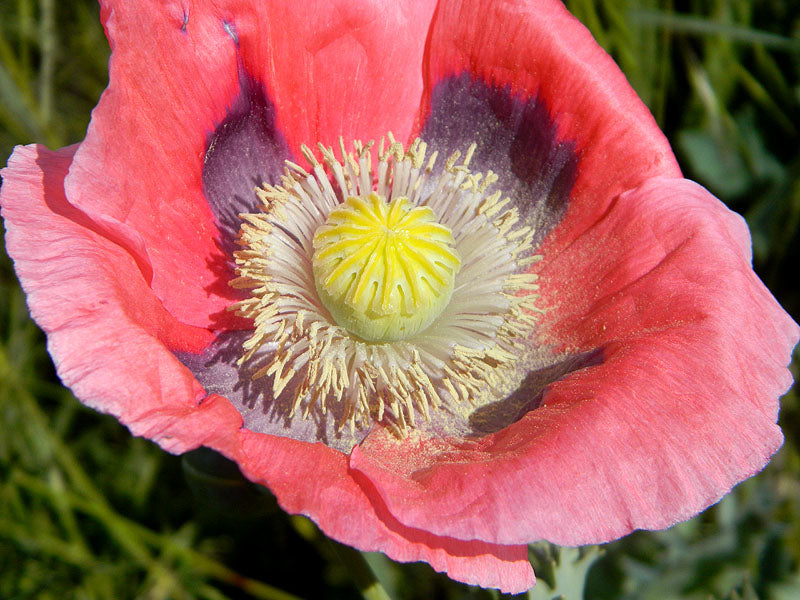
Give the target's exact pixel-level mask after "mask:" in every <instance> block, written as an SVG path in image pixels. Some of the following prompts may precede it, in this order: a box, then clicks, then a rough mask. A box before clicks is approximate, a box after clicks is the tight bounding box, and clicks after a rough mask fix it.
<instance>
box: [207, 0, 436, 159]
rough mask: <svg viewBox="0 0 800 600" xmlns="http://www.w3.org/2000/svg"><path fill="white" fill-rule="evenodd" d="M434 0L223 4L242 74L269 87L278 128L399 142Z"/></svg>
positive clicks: (300, 135) (310, 136)
mask: <svg viewBox="0 0 800 600" xmlns="http://www.w3.org/2000/svg"><path fill="white" fill-rule="evenodd" d="M435 4H436V3H435V2H434V1H433V0H421V1H418V0H414V1H413V2H395V1H390V0H368V1H365V2H351V1H349V0H310V1H305V2H302V3H292V2H243V1H241V0H230V1H228V2H224V3H222V6H223V8H221V9H220V10H221V12H222V13H223V14H224V15H226V18H227V19H228V20H229V22H231V23H232V24H233V25H234V26H235V29H236V32H237V34H238V37H239V45H240V48H241V55H242V59H243V62H244V66H245V68H246V70H247V71H248V72H249V73H251V74H252V75H253V76H254V77H255V78H256V79H257V80H260V81H263V82H264V83H265V84H266V86H267V91H268V94H269V95H270V97H272V98H274V100H275V103H276V106H277V114H278V127H279V128H280V129H281V130H282V131H284V132H285V133H286V137H287V139H288V141H289V147H290V148H291V150H292V152H293V153H295V155H298V156H299V152H298V151H299V147H300V144H303V143H305V144H308V145H309V146H314V145H315V144H316V142H317V141H320V142H322V143H324V144H327V145H332V146H334V147H337V148H338V143H339V136H343V137H344V140H345V142H346V143H349V142H350V141H352V139H356V138H357V139H361V140H363V141H368V140H370V139H376V140H377V139H379V138H380V137H382V136H385V135H386V133H387V131H392V132H393V133H394V134H395V135H396V136H397V138H398V139H405V138H406V137H407V136H408V134H409V132H410V131H411V128H412V126H413V122H414V117H415V115H416V112H417V109H418V108H419V99H420V97H421V95H422V74H421V72H420V68H419V66H420V64H421V63H422V54H423V50H424V45H425V39H426V36H427V33H428V27H429V24H430V20H431V14H432V13H433V9H434V6H435Z"/></svg>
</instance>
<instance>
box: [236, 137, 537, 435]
mask: <svg viewBox="0 0 800 600" xmlns="http://www.w3.org/2000/svg"><path fill="white" fill-rule="evenodd" d="M339 149H340V154H341V159H337V158H336V156H335V154H334V151H333V149H332V148H330V147H324V146H322V145H320V146H319V150H320V152H321V156H322V161H321V162H320V161H319V160H318V159H317V158H316V157H315V156H314V154H313V152H312V151H311V150H310V149H309V148H308V147H305V146H303V155H304V157H305V158H306V160H308V162H309V164H310V165H311V168H310V171H307V170H306V169H304V168H302V167H301V166H299V165H297V164H294V163H291V162H287V169H286V172H285V174H284V176H283V177H282V179H281V183H280V185H278V186H272V185H266V184H265V185H264V186H263V187H262V188H259V189H258V190H257V193H258V196H259V198H260V199H261V202H262V210H261V212H259V213H252V214H244V215H241V216H242V219H243V221H244V222H243V225H242V229H241V232H240V239H239V243H240V245H241V246H242V247H243V249H242V250H240V251H238V252H236V254H235V257H236V263H237V265H238V269H237V271H238V277H237V278H236V279H235V280H233V281H232V283H231V285H233V286H234V287H237V288H244V289H249V290H250V293H251V296H250V297H249V298H247V299H246V300H242V301H240V302H237V303H236V304H235V305H234V306H233V309H235V310H236V311H237V314H239V315H241V316H244V317H247V318H250V319H253V321H254V326H255V329H254V331H253V334H252V335H251V337H250V338H249V339H248V340H247V341H246V342H245V344H244V353H243V356H242V357H241V359H240V364H243V365H244V364H247V363H248V362H252V363H254V364H255V363H259V361H258V360H254V358H255V357H258V358H259V360H260V361H261V362H260V363H259V365H260V368H257V369H255V370H254V372H253V374H252V377H253V378H254V379H258V378H261V377H269V378H271V381H272V385H271V389H270V388H266V387H265V400H269V398H270V397H272V398H279V397H282V396H281V395H282V394H284V395H285V394H288V395H289V396H290V400H291V401H290V402H289V404H290V405H291V407H292V408H291V411H290V414H289V415H288V416H289V417H290V418H292V417H294V416H295V414H302V415H303V416H304V417H308V416H309V415H310V414H312V413H319V414H322V415H326V414H328V413H329V412H330V413H331V414H335V415H336V417H335V421H336V422H335V425H336V426H337V427H342V426H347V425H349V427H350V429H351V430H355V429H361V428H364V427H367V426H369V425H370V424H371V423H372V422H374V421H383V422H384V424H386V425H387V426H388V427H390V428H392V429H394V430H395V431H396V432H397V433H398V434H399V435H403V434H405V432H406V431H407V429H408V428H409V427H410V426H411V427H413V426H414V425H415V424H416V419H417V417H418V416H419V415H421V416H422V417H423V418H425V419H430V417H431V411H432V410H437V409H446V410H450V411H459V412H464V411H469V410H472V409H474V407H475V406H480V405H484V404H487V403H489V402H492V401H494V400H497V399H498V398H501V397H503V396H504V395H506V394H508V393H510V392H511V391H513V389H514V388H515V387H516V386H517V384H518V383H519V379H520V377H521V375H520V373H519V369H518V368H517V366H518V365H519V364H520V358H521V355H523V354H524V353H525V349H526V344H525V341H526V339H527V338H528V337H529V335H530V333H531V329H532V327H533V324H534V313H535V311H536V309H535V307H534V300H535V298H536V295H535V293H534V292H535V290H536V289H537V286H536V283H535V279H536V278H535V275H532V274H530V273H527V272H526V269H527V267H528V266H529V265H530V264H531V263H532V262H533V261H535V260H536V259H537V257H535V256H532V255H531V253H530V252H531V245H532V238H533V235H534V232H533V230H532V229H531V228H530V227H528V226H526V225H524V224H522V223H520V219H519V215H518V213H517V211H516V209H515V208H513V207H509V206H508V203H509V200H508V198H503V197H502V194H501V192H499V191H495V192H493V193H489V191H488V190H489V188H490V187H491V185H492V184H493V183H494V182H495V181H496V180H497V176H496V175H495V174H493V173H492V172H487V173H486V174H485V175H482V174H480V173H471V172H470V170H469V162H470V158H471V156H472V153H473V152H474V150H475V146H474V145H473V146H472V147H470V149H469V150H468V152H467V154H466V156H465V157H464V159H463V160H462V161H461V162H459V160H460V158H461V157H460V154H459V153H456V154H454V155H453V156H451V157H450V158H449V159H448V160H447V161H446V163H445V166H444V169H443V170H442V171H441V173H439V174H434V167H435V163H436V153H434V154H433V155H432V156H431V157H430V158H429V159H428V160H427V162H426V160H425V154H426V147H425V144H424V143H423V142H422V141H420V140H416V141H415V142H414V143H413V144H411V146H410V147H409V148H408V149H407V150H404V148H403V146H402V145H401V144H400V143H398V142H396V141H395V140H394V139H393V138H392V137H391V135H390V136H389V144H388V147H386V148H385V149H384V143H383V140H381V144H380V147H379V148H378V150H377V159H378V160H377V165H376V166H375V167H373V165H372V155H373V144H372V143H369V144H366V145H364V144H361V143H360V142H355V143H354V145H353V150H352V152H347V151H346V149H345V147H344V144H343V143H342V142H341V141H340V148H339ZM265 357H266V358H265ZM262 363H263V364H262Z"/></svg>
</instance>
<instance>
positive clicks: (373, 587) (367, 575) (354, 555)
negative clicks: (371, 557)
mask: <svg viewBox="0 0 800 600" xmlns="http://www.w3.org/2000/svg"><path fill="white" fill-rule="evenodd" d="M331 544H332V545H333V547H334V549H335V550H336V554H337V555H338V556H339V559H340V560H341V561H342V562H343V563H344V565H345V566H346V567H347V570H348V571H349V572H350V577H352V579H353V583H355V584H356V587H357V588H358V591H359V592H361V596H362V597H363V598H364V600H392V599H391V597H390V596H389V594H388V593H387V592H386V590H385V589H384V588H383V585H381V582H380V581H378V578H377V577H376V576H375V573H373V571H372V568H371V567H370V566H369V563H367V560H366V559H365V558H364V555H363V554H361V552H359V551H358V550H355V549H354V548H350V547H349V546H345V545H344V544H338V543H336V542H333V541H331Z"/></svg>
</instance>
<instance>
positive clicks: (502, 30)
mask: <svg viewBox="0 0 800 600" xmlns="http://www.w3.org/2000/svg"><path fill="white" fill-rule="evenodd" d="M425 60H426V62H425V67H426V73H425V86H426V90H425V96H424V98H423V107H422V109H421V112H420V119H419V128H420V129H421V130H422V131H423V132H424V131H425V127H427V126H426V121H427V120H428V119H429V118H431V111H434V113H433V114H434V116H436V108H437V107H436V103H435V100H436V95H437V86H441V85H446V84H447V83H448V82H449V81H452V78H457V77H459V76H461V75H462V74H463V73H465V72H466V73H468V74H469V75H470V77H471V78H472V79H474V80H478V81H481V82H485V83H486V84H489V85H491V86H494V87H495V88H500V89H506V90H507V93H508V94H509V95H511V96H512V97H516V98H517V99H518V101H527V100H530V99H533V100H535V101H536V102H538V103H543V104H544V106H545V107H546V109H547V111H549V113H550V114H551V115H552V118H553V120H554V121H555V123H556V126H557V133H556V140H557V141H562V142H565V143H569V144H574V152H575V153H576V154H577V155H578V156H579V157H580V162H579V168H578V171H577V178H576V180H575V184H574V188H573V190H572V194H571V196H570V199H569V212H568V216H569V215H572V214H574V215H580V218H582V219H585V220H587V221H589V222H591V221H592V220H593V219H595V218H596V217H597V216H599V215H601V214H602V213H603V212H604V211H605V210H606V208H607V207H608V204H609V203H610V202H611V200H612V199H613V198H614V197H615V196H616V195H617V194H619V193H621V192H623V191H625V190H627V189H630V188H632V187H634V186H636V185H639V184H640V183H641V182H642V181H644V180H645V179H646V178H648V177H652V176H654V175H665V176H673V177H678V176H680V170H679V168H678V166H677V163H676V162H675V158H674V156H673V154H672V151H671V150H670V147H669V144H668V142H667V140H666V138H665V137H664V135H663V133H661V131H660V130H659V128H658V126H657V125H656V123H655V121H654V120H653V117H652V116H651V115H650V112H649V111H648V110H647V108H646V107H645V106H644V104H643V103H642V101H641V100H640V99H639V98H638V96H637V95H636V93H635V92H634V91H633V89H632V88H631V87H630V85H629V84H628V82H627V80H626V79H625V76H624V75H623V74H622V72H621V71H620V70H619V67H617V65H616V64H615V63H614V61H613V60H612V59H611V58H610V57H609V56H608V55H607V54H606V53H605V51H603V50H602V49H601V48H600V46H598V44H597V42H595V40H594V39H593V38H592V36H591V34H590V33H589V31H588V30H587V29H586V28H585V27H584V26H583V25H582V24H581V23H580V22H579V21H578V20H577V19H575V18H574V17H573V16H572V15H570V14H569V13H568V12H567V10H566V9H565V8H564V5H563V4H562V3H561V2H559V1H558V0H540V1H538V2H495V1H493V0H477V1H466V0H446V1H444V2H441V3H440V4H439V7H438V9H437V11H436V14H435V16H434V20H433V25H432V28H431V34H430V39H429V44H428V48H427V50H426V56H425ZM451 112H452V113H454V116H453V117H452V120H453V124H452V127H454V128H459V129H461V130H463V131H464V132H465V134H466V133H468V132H469V131H470V130H471V131H472V132H473V134H472V135H473V136H475V138H474V141H476V142H477V143H478V152H480V147H481V144H482V143H483V142H484V140H482V139H481V135H480V133H479V131H480V126H481V124H480V122H477V123H476V122H475V121H474V120H473V121H470V120H469V119H464V118H463V115H460V114H458V108H457V107H455V108H454V109H452V110H451ZM523 133H525V132H523ZM507 150H509V151H511V152H513V149H507ZM509 160H512V161H513V160H514V157H513V156H509ZM478 168H481V167H480V165H478ZM528 201H529V202H530V201H533V199H528Z"/></svg>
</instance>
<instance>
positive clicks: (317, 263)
mask: <svg viewBox="0 0 800 600" xmlns="http://www.w3.org/2000/svg"><path fill="white" fill-rule="evenodd" d="M453 245H454V241H453V235H452V234H451V232H450V230H449V229H448V228H447V227H445V226H444V225H442V224H440V223H438V222H437V220H436V215H434V214H433V211H432V210H431V209H430V208H428V207H427V206H414V205H413V204H411V202H409V200H408V198H405V197H399V198H395V199H394V200H392V202H391V203H387V202H384V200H383V199H382V198H381V197H380V196H379V195H378V194H376V193H374V192H373V193H371V194H370V195H369V196H367V197H365V198H363V197H357V198H356V197H350V198H348V199H347V200H346V201H345V202H344V203H343V204H342V205H340V206H339V207H337V208H336V209H334V210H333V211H331V213H330V215H328V219H327V221H325V223H324V224H323V225H321V226H320V227H319V228H318V229H317V231H316V232H315V233H314V256H313V257H312V265H313V268H314V281H315V284H316V287H317V293H318V294H319V298H320V300H321V302H322V304H323V305H324V306H325V308H327V309H328V311H330V313H331V315H332V316H333V318H334V319H335V320H336V322H337V323H338V324H339V325H340V326H342V327H344V328H345V329H347V330H348V331H350V333H352V334H354V335H357V336H358V337H360V338H362V339H364V340H366V341H369V342H394V341H398V340H403V339H406V338H409V337H411V336H413V335H415V334H416V333H418V332H420V331H422V330H424V329H425V328H426V327H428V326H429V325H430V324H431V323H432V322H433V321H434V320H435V319H436V317H438V316H439V314H440V313H441V312H442V311H443V310H444V308H445V306H447V303H448V302H449V301H450V296H451V294H452V293H453V281H454V279H455V275H456V273H457V272H458V270H459V268H460V267H461V261H460V260H459V258H458V255H457V254H456V251H455V248H454V247H453Z"/></svg>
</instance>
